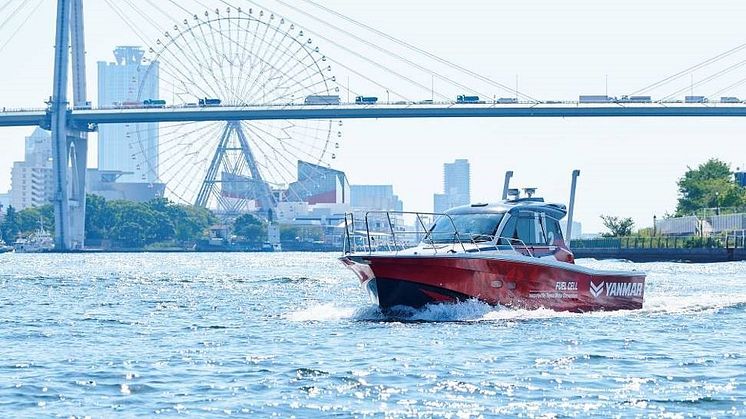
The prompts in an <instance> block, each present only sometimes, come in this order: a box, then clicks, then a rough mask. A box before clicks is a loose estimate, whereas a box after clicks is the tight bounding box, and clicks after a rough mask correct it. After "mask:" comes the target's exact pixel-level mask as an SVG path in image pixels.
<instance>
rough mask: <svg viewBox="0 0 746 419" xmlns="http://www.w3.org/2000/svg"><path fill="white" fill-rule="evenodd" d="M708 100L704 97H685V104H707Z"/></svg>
mask: <svg viewBox="0 0 746 419" xmlns="http://www.w3.org/2000/svg"><path fill="white" fill-rule="evenodd" d="M707 102H708V100H707V98H706V97H704V96H684V103H707Z"/></svg>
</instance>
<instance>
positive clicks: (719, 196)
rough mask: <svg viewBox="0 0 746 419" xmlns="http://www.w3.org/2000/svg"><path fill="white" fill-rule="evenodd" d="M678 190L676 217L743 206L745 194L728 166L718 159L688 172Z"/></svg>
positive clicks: (689, 169)
mask: <svg viewBox="0 0 746 419" xmlns="http://www.w3.org/2000/svg"><path fill="white" fill-rule="evenodd" d="M678 186H679V202H678V205H677V206H676V215H677V216H683V215H689V214H693V213H695V212H696V211H698V210H701V209H704V208H720V207H739V206H744V205H745V204H746V191H744V188H741V187H740V186H738V184H736V182H735V179H734V178H733V172H732V171H731V170H730V166H729V165H728V164H727V163H725V162H723V161H720V160H718V159H710V160H708V161H707V162H705V163H703V164H701V165H699V167H697V168H696V169H692V168H688V170H687V171H686V173H684V176H683V177H682V178H681V179H679V182H678Z"/></svg>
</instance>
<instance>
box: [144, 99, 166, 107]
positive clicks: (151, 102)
mask: <svg viewBox="0 0 746 419" xmlns="http://www.w3.org/2000/svg"><path fill="white" fill-rule="evenodd" d="M142 105H143V106H144V107H146V108H163V107H165V106H166V101H165V100H163V99H145V100H143V101H142Z"/></svg>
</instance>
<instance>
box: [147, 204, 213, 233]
mask: <svg viewBox="0 0 746 419" xmlns="http://www.w3.org/2000/svg"><path fill="white" fill-rule="evenodd" d="M147 206H148V208H150V209H151V210H152V211H154V212H156V213H158V214H161V215H162V216H164V217H165V218H166V219H167V221H166V222H167V223H170V225H171V227H172V229H173V233H170V232H167V231H163V232H162V233H163V234H161V235H160V236H161V237H165V236H172V237H173V238H176V239H177V240H180V241H192V240H196V239H199V238H200V237H203V236H204V235H205V232H206V230H207V228H208V227H210V225H212V224H214V223H215V222H216V219H215V216H214V215H213V214H212V212H211V211H210V210H208V209H206V208H199V207H195V206H191V205H178V204H175V203H173V202H171V201H169V200H168V199H166V198H156V199H153V200H151V201H150V202H148V203H147ZM166 233H168V234H166Z"/></svg>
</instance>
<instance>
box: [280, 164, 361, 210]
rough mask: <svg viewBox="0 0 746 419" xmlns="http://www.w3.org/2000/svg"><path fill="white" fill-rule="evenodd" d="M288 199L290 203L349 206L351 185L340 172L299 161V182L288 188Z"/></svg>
mask: <svg viewBox="0 0 746 419" xmlns="http://www.w3.org/2000/svg"><path fill="white" fill-rule="evenodd" d="M286 199H287V201H290V202H308V204H309V205H314V204H347V203H349V202H350V183H349V182H348V181H347V175H345V173H344V172H342V171H340V170H335V169H331V168H328V167H324V166H319V165H317V164H313V163H309V162H305V161H301V160H298V180H297V181H295V182H292V183H291V184H290V185H289V186H288V190H287V192H286Z"/></svg>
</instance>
